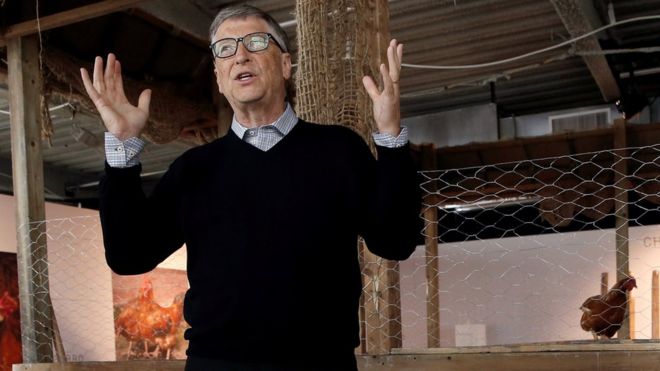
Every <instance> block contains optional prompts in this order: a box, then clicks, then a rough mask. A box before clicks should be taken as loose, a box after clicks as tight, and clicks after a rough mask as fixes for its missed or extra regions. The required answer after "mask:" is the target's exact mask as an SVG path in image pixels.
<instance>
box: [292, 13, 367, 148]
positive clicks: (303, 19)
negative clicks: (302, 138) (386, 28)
mask: <svg viewBox="0 0 660 371" xmlns="http://www.w3.org/2000/svg"><path fill="white" fill-rule="evenodd" d="M374 7H375V6H374V2H373V0H372V1H368V0H328V1H316V0H297V1H296V15H297V19H298V24H297V33H298V45H299V48H298V67H297V70H296V76H295V79H296V96H297V98H296V111H297V113H298V115H299V116H300V117H301V118H303V119H305V120H309V121H313V122H318V123H322V124H340V125H344V126H348V127H350V128H351V129H353V130H354V131H356V132H357V133H359V134H360V135H361V136H362V137H363V138H364V139H365V141H367V143H369V144H370V146H371V147H372V150H373V143H372V142H373V140H372V138H371V132H372V131H373V129H374V124H373V110H372V106H371V100H370V98H369V96H368V95H367V92H366V91H365V89H364V87H363V85H362V76H364V75H370V76H373V77H375V79H376V81H378V77H379V75H378V64H379V63H380V62H379V61H380V59H379V56H378V55H376V53H377V50H376V48H375V47H373V46H374V45H375V43H376V37H377V33H376V25H375V23H374V21H373V20H374V18H375V17H374Z"/></svg>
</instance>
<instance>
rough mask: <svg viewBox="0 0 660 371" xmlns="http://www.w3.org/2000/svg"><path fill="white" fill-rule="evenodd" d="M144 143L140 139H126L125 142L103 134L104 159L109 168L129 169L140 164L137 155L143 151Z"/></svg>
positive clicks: (107, 133) (108, 134)
mask: <svg viewBox="0 0 660 371" xmlns="http://www.w3.org/2000/svg"><path fill="white" fill-rule="evenodd" d="M144 144H145V143H144V141H143V140H142V139H140V138H137V137H133V138H128V139H126V140H125V141H123V142H122V141H121V140H119V139H117V137H116V136H114V135H112V134H110V133H109V132H106V133H105V159H106V161H107V162H108V165H110V167H118V168H124V167H131V166H135V165H138V164H139V163H140V158H139V156H138V155H139V154H140V152H142V149H144Z"/></svg>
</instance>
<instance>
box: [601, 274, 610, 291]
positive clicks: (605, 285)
mask: <svg viewBox="0 0 660 371" xmlns="http://www.w3.org/2000/svg"><path fill="white" fill-rule="evenodd" d="M609 290H610V283H609V273H607V272H603V273H601V274H600V294H601V295H606V294H607V292H608V291H609Z"/></svg>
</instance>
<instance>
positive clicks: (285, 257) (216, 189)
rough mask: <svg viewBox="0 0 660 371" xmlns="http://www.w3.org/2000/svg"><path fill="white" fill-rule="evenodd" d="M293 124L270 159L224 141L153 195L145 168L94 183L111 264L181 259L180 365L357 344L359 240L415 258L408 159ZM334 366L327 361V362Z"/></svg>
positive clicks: (135, 270)
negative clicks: (144, 183)
mask: <svg viewBox="0 0 660 371" xmlns="http://www.w3.org/2000/svg"><path fill="white" fill-rule="evenodd" d="M378 156H379V160H378V161H376V160H375V159H374V157H373V156H372V155H371V153H370V152H369V149H368V147H367V146H366V144H365V143H364V141H363V140H362V139H361V138H360V137H359V136H358V135H357V134H355V133H353V132H352V131H351V130H350V129H347V128H344V127H340V126H325V125H317V124H311V123H307V122H304V121H302V120H300V121H299V122H298V124H297V125H296V126H295V127H294V129H293V130H292V131H291V132H290V133H289V134H288V135H287V136H285V137H284V138H283V139H282V140H281V141H280V142H279V143H278V144H276V145H275V146H274V147H273V148H271V149H270V150H269V151H267V152H263V151H261V150H259V149H257V148H255V147H253V146H252V145H250V144H248V143H245V142H243V141H242V140H240V139H239V138H238V137H237V136H236V135H235V134H234V133H233V132H232V131H230V133H229V134H228V135H226V136H225V137H223V138H220V139H218V140H216V141H214V142H213V143H210V144H207V145H203V146H200V147H196V148H193V149H191V150H189V151H187V152H186V153H184V154H183V155H182V156H181V157H179V158H178V159H177V160H176V161H175V162H174V163H173V164H172V165H171V166H170V168H169V170H168V171H167V173H166V174H165V175H164V176H163V177H162V179H161V180H160V182H159V184H158V185H157V186H156V188H155V189H154V192H153V194H152V195H151V196H149V197H145V195H144V193H143V191H142V188H141V182H140V177H139V173H140V167H139V166H136V167H132V168H125V169H118V168H110V167H109V166H107V165H106V175H105V176H104V177H103V179H102V181H101V188H100V192H101V194H100V199H101V223H102V227H103V238H104V244H105V249H106V259H107V262H108V264H109V266H110V267H111V268H112V270H113V271H115V272H116V273H118V274H139V273H144V272H147V271H150V270H152V269H153V268H154V267H156V265H157V264H159V263H160V262H161V261H163V260H164V259H165V258H166V257H167V256H169V255H170V254H171V253H172V252H174V251H175V250H176V249H178V248H179V247H180V246H181V245H182V244H183V243H185V244H186V246H187V250H188V266H187V270H188V279H189V281H190V289H189V290H188V292H187V294H186V298H185V304H184V308H185V309H184V315H185V319H186V321H187V322H188V323H189V324H190V326H191V328H190V329H189V330H188V331H187V332H186V338H187V339H188V340H190V343H189V349H188V354H189V355H193V356H198V357H205V358H221V359H227V360H237V361H241V360H258V361H266V362H268V361H271V360H272V361H286V360H287V359H303V358H304V357H305V355H312V354H313V353H314V352H317V353H318V352H327V351H330V352H332V354H337V355H339V354H349V355H351V356H352V354H353V350H354V348H355V347H356V346H357V345H359V339H358V334H359V326H358V304H359V302H358V300H359V296H360V294H361V276H360V267H359V264H358V256H357V236H358V234H359V235H361V236H363V237H364V239H365V241H366V243H367V246H368V248H369V249H370V250H371V251H372V252H373V253H375V254H377V255H379V256H381V257H384V258H387V259H395V260H400V259H405V258H407V257H408V256H410V254H411V253H412V252H413V250H414V248H415V244H416V239H417V236H418V234H419V233H420V229H419V208H420V200H419V192H418V185H417V184H416V177H415V170H414V167H413V165H412V160H411V156H410V151H409V148H408V147H407V146H406V147H402V148H396V149H391V148H383V147H378ZM329 354H330V353H329Z"/></svg>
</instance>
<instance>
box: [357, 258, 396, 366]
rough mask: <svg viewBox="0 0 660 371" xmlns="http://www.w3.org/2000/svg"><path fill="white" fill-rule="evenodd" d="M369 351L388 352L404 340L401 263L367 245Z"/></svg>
mask: <svg viewBox="0 0 660 371" xmlns="http://www.w3.org/2000/svg"><path fill="white" fill-rule="evenodd" d="M364 257H365V258H364V268H363V278H364V280H365V282H364V290H363V292H362V295H363V296H364V318H365V321H364V325H365V327H366V328H365V332H366V337H365V339H366V353H368V354H372V355H375V354H387V353H390V351H391V350H392V348H400V347H401V344H402V338H401V334H402V330H401V296H400V295H401V293H400V291H399V287H400V286H399V264H398V262H395V261H390V260H386V259H383V258H380V257H378V256H376V255H374V254H372V253H371V252H370V251H368V249H364Z"/></svg>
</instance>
